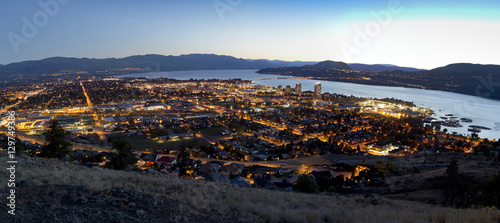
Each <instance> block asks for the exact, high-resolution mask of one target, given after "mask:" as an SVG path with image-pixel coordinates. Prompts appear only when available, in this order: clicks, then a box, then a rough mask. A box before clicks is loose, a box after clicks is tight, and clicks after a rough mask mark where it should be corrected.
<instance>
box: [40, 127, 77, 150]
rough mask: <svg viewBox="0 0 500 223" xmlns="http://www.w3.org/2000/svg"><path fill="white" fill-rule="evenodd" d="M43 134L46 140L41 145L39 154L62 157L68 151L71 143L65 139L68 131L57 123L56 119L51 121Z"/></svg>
mask: <svg viewBox="0 0 500 223" xmlns="http://www.w3.org/2000/svg"><path fill="white" fill-rule="evenodd" d="M43 135H44V136H45V141H47V142H46V143H45V145H44V146H43V148H42V152H41V153H40V156H42V157H48V158H62V157H64V156H66V154H68V153H69V152H70V146H71V143H70V142H69V141H68V140H66V135H68V132H67V131H65V130H64V129H63V128H62V127H61V126H60V125H59V123H58V122H57V120H54V121H53V122H52V124H51V125H50V126H49V129H48V130H47V131H46V132H45V133H44V134H43Z"/></svg>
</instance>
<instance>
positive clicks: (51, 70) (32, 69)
mask: <svg viewBox="0 0 500 223" xmlns="http://www.w3.org/2000/svg"><path fill="white" fill-rule="evenodd" d="M274 66H276V65H274V64H273V63H271V62H269V61H265V60H254V61H248V60H245V59H238V58H235V57H231V56H220V55H214V54H189V55H181V56H163V55H155V54H150V55H141V56H130V57H125V58H120V59H116V58H108V59H89V58H68V57H51V58H47V59H43V60H36V61H24V62H19V63H11V64H8V65H4V66H2V67H0V77H3V78H11V77H19V76H23V77H33V76H39V75H43V74H45V75H47V74H58V73H68V74H69V73H75V74H79V75H81V74H85V73H87V74H88V75H100V74H103V72H104V73H107V74H109V71H112V72H115V73H122V71H123V72H129V73H130V72H138V71H140V72H147V71H174V70H224V69H260V68H263V67H274ZM130 68H133V69H130Z"/></svg>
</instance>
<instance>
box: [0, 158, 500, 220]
mask: <svg viewBox="0 0 500 223" xmlns="http://www.w3.org/2000/svg"><path fill="white" fill-rule="evenodd" d="M0 162H1V163H4V164H5V163H6V158H5V157H2V158H0ZM16 174H17V178H16V180H17V181H18V182H20V181H23V180H24V181H23V183H21V187H20V188H18V191H22V190H23V188H24V189H25V190H35V189H32V188H33V186H38V185H41V186H43V185H68V186H69V185H71V186H81V187H82V190H85V191H87V193H88V194H98V195H99V194H100V193H104V194H106V197H109V196H116V195H113V194H114V193H111V192H109V191H110V190H111V189H116V188H119V189H123V190H131V191H133V192H134V193H140V194H141V196H150V197H152V199H151V202H149V203H150V204H149V205H147V206H149V207H147V208H144V209H145V213H143V212H142V209H141V211H140V212H139V211H138V212H137V214H136V215H138V216H150V215H158V214H160V216H161V213H155V212H158V210H160V209H161V208H160V207H159V206H158V205H160V203H162V202H159V203H155V202H156V201H155V200H159V201H163V200H165V199H167V200H169V201H171V202H174V203H179V205H181V206H183V207H184V209H183V211H179V210H178V212H177V215H176V216H177V217H178V218H176V219H177V220H175V219H174V218H172V219H169V220H168V222H188V220H186V219H199V216H196V215H200V216H202V215H207V214H208V215H211V216H212V215H213V216H214V217H217V216H219V217H220V218H221V222H226V221H227V218H230V219H231V221H233V222H497V221H499V220H500V212H499V211H498V210H497V209H452V208H445V207H439V206H431V205H426V204H421V203H415V202H410V201H399V200H389V199H385V198H380V197H374V196H365V197H363V196H337V195H326V194H321V195H316V194H313V195H311V194H302V193H291V192H280V191H268V190H260V189H247V188H239V187H235V186H231V185H226V184H216V183H210V182H205V181H201V180H191V179H179V178H176V177H170V176H167V175H163V174H145V173H139V172H123V171H114V170H108V169H101V168H87V167H83V166H79V165H74V164H70V163H64V162H61V161H59V160H55V159H44V158H19V160H18V173H16ZM0 177H1V178H2V179H7V177H8V176H7V172H6V169H5V168H2V171H1V172H0ZM26 182H29V184H28V183H26ZM26 184H28V185H30V187H23V185H26ZM5 186H6V184H5ZM5 186H4V187H5ZM46 187H47V188H48V189H47V188H46V190H50V188H53V190H58V191H63V192H59V193H54V194H55V197H54V196H52V197H53V201H52V202H56V203H57V202H59V203H60V202H62V201H63V199H62V198H61V199H56V197H57V196H60V197H65V196H66V197H67V195H65V194H64V191H67V190H60V188H58V187H60V186H53V187H50V186H46ZM2 191H7V188H3V189H2ZM103 191H108V192H103ZM111 191H112V190H111ZM136 196H137V195H136ZM20 199H21V200H20V201H18V202H19V203H20V205H21V207H23V204H24V203H25V202H26V201H25V200H22V198H20ZM2 206H3V207H2V214H1V216H2V219H5V218H4V217H9V216H5V215H6V210H3V209H6V207H5V205H2ZM63 206H64V205H63ZM64 207H65V208H71V207H73V208H74V209H75V210H77V209H79V206H78V205H74V206H71V207H70V206H64ZM25 208H27V206H26V207H25ZM187 209H189V210H191V209H193V210H194V209H196V210H200V211H196V212H193V211H187ZM75 210H73V211H75ZM117 210H121V209H117ZM123 210H128V209H123ZM24 211H25V213H29V211H30V210H29V209H28V210H24ZM115 211H116V210H115ZM103 213H104V212H103ZM139 213H140V214H139ZM169 213H170V212H168V211H166V212H165V213H163V214H164V215H165V216H169ZM210 213H211V214H210ZM170 214H171V213H170ZM183 214H184V215H189V216H185V217H186V218H183V216H182V215H183ZM193 215H194V216H193ZM182 219H184V220H182ZM212 220H214V219H212ZM130 221H133V220H130ZM165 221H167V220H165Z"/></svg>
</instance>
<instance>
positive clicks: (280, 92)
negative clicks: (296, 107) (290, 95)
mask: <svg viewBox="0 0 500 223" xmlns="http://www.w3.org/2000/svg"><path fill="white" fill-rule="evenodd" d="M276 93H277V94H283V86H281V85H278V88H276Z"/></svg>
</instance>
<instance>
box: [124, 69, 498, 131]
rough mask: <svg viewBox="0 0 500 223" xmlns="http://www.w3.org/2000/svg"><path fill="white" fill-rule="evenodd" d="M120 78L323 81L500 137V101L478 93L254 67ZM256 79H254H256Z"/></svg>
mask: <svg viewBox="0 0 500 223" xmlns="http://www.w3.org/2000/svg"><path fill="white" fill-rule="evenodd" d="M117 77H146V78H162V77H163V78H173V79H178V80H188V79H191V78H193V79H213V78H216V79H233V78H241V79H247V80H253V82H254V83H255V84H260V85H267V86H274V87H277V86H278V85H282V86H283V87H285V86H286V85H290V86H292V87H295V84H296V83H297V82H300V83H301V84H302V90H303V91H307V90H310V91H313V90H314V84H315V83H317V82H321V86H322V92H329V93H337V94H344V95H354V96H357V97H367V98H369V97H371V98H386V97H388V98H392V97H394V98H398V99H402V100H405V101H412V102H413V103H415V105H417V106H421V107H426V108H431V109H433V110H434V112H435V113H436V115H434V117H435V118H437V119H439V117H440V116H444V115H445V114H453V115H454V116H457V117H460V118H469V119H472V123H461V124H462V125H463V126H464V127H461V128H452V127H442V129H443V128H447V129H448V132H457V133H459V134H466V135H467V134H470V132H468V131H467V127H468V126H469V125H479V126H485V127H488V128H491V130H482V131H481V132H480V133H478V135H479V136H480V137H482V138H488V139H499V137H500V115H498V110H500V101H497V100H491V99H486V98H482V97H477V96H471V95H464V94H457V93H451V92H444V91H434V90H424V89H416V88H403V87H388V86H372V85H362V84H353V83H345V82H335V81H318V80H305V79H280V80H256V79H260V78H266V77H289V76H279V75H261V74H257V73H255V70H198V71H172V72H154V73H139V74H126V75H120V76H117ZM254 79H255V80H254Z"/></svg>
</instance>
